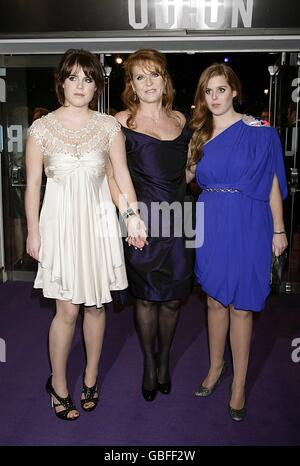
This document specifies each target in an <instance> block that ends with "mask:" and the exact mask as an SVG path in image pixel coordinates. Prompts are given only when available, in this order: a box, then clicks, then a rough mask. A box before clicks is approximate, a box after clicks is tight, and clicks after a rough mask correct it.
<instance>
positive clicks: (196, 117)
mask: <svg viewBox="0 0 300 466" xmlns="http://www.w3.org/2000/svg"><path fill="white" fill-rule="evenodd" d="M216 76H224V78H225V79H226V81H227V83H228V84H229V86H230V88H231V89H232V90H233V91H236V96H235V97H234V99H233V106H234V108H236V107H237V105H238V104H240V103H241V99H242V87H241V83H240V80H239V78H238V77H237V75H236V74H235V72H234V71H233V69H232V68H230V66H228V65H224V64H223V63H214V64H213V65H211V66H209V67H208V68H206V69H205V70H204V71H203V73H202V74H201V76H200V79H199V82H198V87H197V90H196V94H195V99H194V105H195V109H194V112H193V117H192V120H191V122H190V127H191V129H192V130H193V131H194V132H193V136H192V139H191V145H190V153H191V158H190V162H189V165H194V164H196V163H197V162H198V161H199V160H200V159H201V157H202V148H203V145H204V144H205V143H206V142H207V141H208V140H209V139H211V137H212V134H213V130H214V125H213V116H212V114H211V112H210V111H209V109H208V108H207V104H206V100H205V90H206V88H207V85H208V81H209V80H210V79H211V78H214V77H216Z"/></svg>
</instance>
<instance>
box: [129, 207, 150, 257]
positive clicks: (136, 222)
mask: <svg viewBox="0 0 300 466" xmlns="http://www.w3.org/2000/svg"><path fill="white" fill-rule="evenodd" d="M126 228H127V234H128V236H127V238H126V240H125V241H127V243H128V246H134V248H135V249H140V250H142V249H143V247H144V246H145V245H147V244H148V241H147V230H146V226H145V224H144V222H143V220H141V219H140V217H138V216H137V215H132V216H130V217H129V218H128V219H127V220H126Z"/></svg>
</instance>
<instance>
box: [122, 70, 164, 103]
mask: <svg viewBox="0 0 300 466" xmlns="http://www.w3.org/2000/svg"><path fill="white" fill-rule="evenodd" d="M131 85H132V88H133V91H134V92H135V93H136V94H137V96H138V98H139V100H140V101H141V102H147V103H154V102H161V101H162V97H163V93H164V90H165V86H166V84H165V81H164V79H163V77H162V76H161V74H160V73H159V72H158V71H156V69H155V67H154V66H151V64H150V66H149V65H148V66H145V67H142V66H140V65H134V66H133V67H132V81H131Z"/></svg>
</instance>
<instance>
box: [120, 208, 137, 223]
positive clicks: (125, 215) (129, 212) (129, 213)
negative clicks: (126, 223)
mask: <svg viewBox="0 0 300 466" xmlns="http://www.w3.org/2000/svg"><path fill="white" fill-rule="evenodd" d="M132 215H136V213H135V211H134V210H133V209H132V208H131V207H128V209H127V210H126V211H125V212H123V213H122V214H121V216H122V219H123V220H127V219H128V218H129V217H131V216H132Z"/></svg>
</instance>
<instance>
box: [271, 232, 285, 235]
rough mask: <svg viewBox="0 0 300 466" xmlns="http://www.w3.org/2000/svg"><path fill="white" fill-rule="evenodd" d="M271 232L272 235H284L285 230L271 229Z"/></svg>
mask: <svg viewBox="0 0 300 466" xmlns="http://www.w3.org/2000/svg"><path fill="white" fill-rule="evenodd" d="M273 234H274V235H285V234H286V232H285V231H273Z"/></svg>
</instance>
